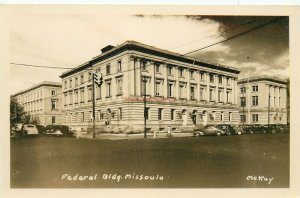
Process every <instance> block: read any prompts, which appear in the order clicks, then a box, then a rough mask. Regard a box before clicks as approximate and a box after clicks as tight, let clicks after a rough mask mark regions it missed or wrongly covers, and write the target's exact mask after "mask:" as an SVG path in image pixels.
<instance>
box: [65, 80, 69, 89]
mask: <svg viewBox="0 0 300 198" xmlns="http://www.w3.org/2000/svg"><path fill="white" fill-rule="evenodd" d="M67 86H68V85H67V81H65V89H67V88H68V87H67Z"/></svg>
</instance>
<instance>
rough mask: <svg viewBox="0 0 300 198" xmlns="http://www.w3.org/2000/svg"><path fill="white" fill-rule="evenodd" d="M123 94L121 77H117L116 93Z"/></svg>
mask: <svg viewBox="0 0 300 198" xmlns="http://www.w3.org/2000/svg"><path fill="white" fill-rule="evenodd" d="M122 94H123V79H122V78H117V95H122Z"/></svg>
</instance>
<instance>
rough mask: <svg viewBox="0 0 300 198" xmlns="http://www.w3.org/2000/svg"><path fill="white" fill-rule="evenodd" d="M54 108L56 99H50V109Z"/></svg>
mask: <svg viewBox="0 0 300 198" xmlns="http://www.w3.org/2000/svg"><path fill="white" fill-rule="evenodd" d="M54 109H56V100H51V110H54Z"/></svg>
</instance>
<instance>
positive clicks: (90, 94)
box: [88, 86, 93, 101]
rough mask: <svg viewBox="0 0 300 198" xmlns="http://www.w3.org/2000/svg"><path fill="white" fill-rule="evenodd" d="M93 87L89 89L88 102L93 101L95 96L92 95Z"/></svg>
mask: <svg viewBox="0 0 300 198" xmlns="http://www.w3.org/2000/svg"><path fill="white" fill-rule="evenodd" d="M92 94H93V93H92V87H91V86H90V87H88V101H92V98H93V95H92Z"/></svg>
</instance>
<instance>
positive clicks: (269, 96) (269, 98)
mask: <svg viewBox="0 0 300 198" xmlns="http://www.w3.org/2000/svg"><path fill="white" fill-rule="evenodd" d="M270 89H271V87H270V85H269V95H268V128H270V100H271V94H270Z"/></svg>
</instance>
